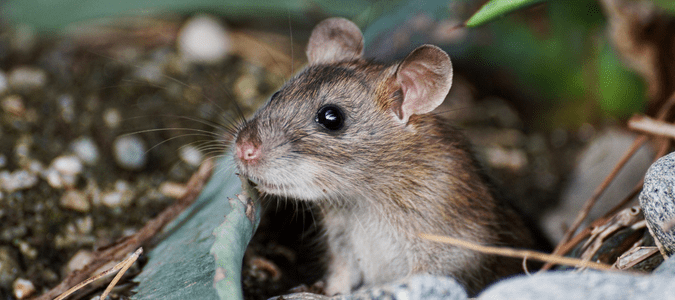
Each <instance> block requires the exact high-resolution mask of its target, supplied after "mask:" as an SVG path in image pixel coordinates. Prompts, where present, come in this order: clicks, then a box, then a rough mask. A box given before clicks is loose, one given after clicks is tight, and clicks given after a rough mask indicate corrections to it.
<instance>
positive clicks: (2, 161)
mask: <svg viewBox="0 0 675 300" xmlns="http://www.w3.org/2000/svg"><path fill="white" fill-rule="evenodd" d="M6 165H7V156H5V155H4V154H2V153H0V168H4V167H5V166H6Z"/></svg>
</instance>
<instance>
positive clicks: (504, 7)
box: [466, 0, 545, 27]
mask: <svg viewBox="0 0 675 300" xmlns="http://www.w3.org/2000/svg"><path fill="white" fill-rule="evenodd" d="M543 1H545V0H491V1H490V2H488V3H485V5H483V7H481V8H480V9H479V10H478V11H477V12H476V13H475V14H473V16H471V18H469V20H468V21H466V26H467V27H476V26H480V25H483V24H485V23H487V22H490V21H492V20H494V19H495V18H497V17H500V16H503V15H505V14H508V13H510V12H512V11H514V10H517V9H520V8H523V7H525V6H529V5H533V4H536V3H539V2H543Z"/></svg>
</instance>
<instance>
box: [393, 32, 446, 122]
mask: <svg viewBox="0 0 675 300" xmlns="http://www.w3.org/2000/svg"><path fill="white" fill-rule="evenodd" d="M396 82H397V83H398V84H399V85H400V86H401V91H402V92H403V101H402V102H401V103H400V105H401V106H400V107H396V108H395V109H394V111H395V112H396V114H397V115H398V117H399V119H401V121H402V122H403V123H407V122H408V119H409V118H410V116H412V115H419V114H425V113H428V112H431V111H432V110H434V109H435V108H436V107H438V106H439V105H441V103H443V100H444V99H445V96H447V95H448V91H449V90H450V86H451V85H452V63H451V62H450V57H449V56H448V54H447V53H445V51H443V50H441V48H438V47H436V46H433V45H423V46H420V47H418V48H417V49H415V50H414V51H413V52H411V53H410V54H408V56H407V57H406V58H405V59H404V60H403V62H401V64H400V65H399V66H398V69H397V70H396Z"/></svg>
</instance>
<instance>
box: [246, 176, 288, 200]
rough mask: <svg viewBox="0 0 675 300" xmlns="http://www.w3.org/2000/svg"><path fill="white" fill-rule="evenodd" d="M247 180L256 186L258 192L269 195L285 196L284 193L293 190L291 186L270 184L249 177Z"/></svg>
mask: <svg viewBox="0 0 675 300" xmlns="http://www.w3.org/2000/svg"><path fill="white" fill-rule="evenodd" d="M248 180H250V181H251V182H253V183H254V184H255V185H256V188H257V189H258V191H260V192H262V193H264V194H269V195H276V196H286V193H285V192H284V191H289V190H293V189H294V187H293V186H292V185H288V184H278V183H271V182H268V181H266V180H263V179H261V178H257V177H249V178H248Z"/></svg>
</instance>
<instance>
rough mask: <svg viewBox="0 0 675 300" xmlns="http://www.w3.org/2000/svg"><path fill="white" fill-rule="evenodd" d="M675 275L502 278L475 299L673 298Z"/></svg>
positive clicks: (567, 274) (557, 274)
mask: <svg viewBox="0 0 675 300" xmlns="http://www.w3.org/2000/svg"><path fill="white" fill-rule="evenodd" d="M673 291H675V277H672V276H659V275H631V274H626V273H623V274H621V273H608V272H595V271H586V272H583V273H576V272H547V273H544V274H540V275H535V276H529V277H528V276H518V277H514V278H512V279H508V280H504V281H501V282H499V283H497V284H495V285H493V286H491V287H489V288H488V289H487V290H485V291H484V292H483V293H481V294H480V295H479V297H478V299H486V300H487V299H489V300H499V299H536V300H539V299H560V300H569V299H590V300H594V299H613V300H621V299H626V300H628V299H630V300H640V299H645V300H652V299H675V294H674V293H673Z"/></svg>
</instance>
